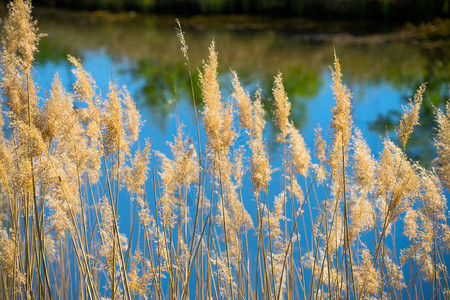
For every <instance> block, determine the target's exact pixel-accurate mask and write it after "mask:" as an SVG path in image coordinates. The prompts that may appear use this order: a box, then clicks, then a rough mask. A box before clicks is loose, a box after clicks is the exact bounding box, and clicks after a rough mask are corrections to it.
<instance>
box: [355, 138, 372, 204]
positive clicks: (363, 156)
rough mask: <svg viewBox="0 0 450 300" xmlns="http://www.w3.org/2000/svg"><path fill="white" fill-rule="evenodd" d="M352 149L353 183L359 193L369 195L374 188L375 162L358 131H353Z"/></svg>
mask: <svg viewBox="0 0 450 300" xmlns="http://www.w3.org/2000/svg"><path fill="white" fill-rule="evenodd" d="M353 148H354V154H353V161H354V162H353V166H352V170H353V181H354V182H355V184H356V186H357V189H358V191H359V192H361V193H362V194H363V195H366V194H367V193H369V194H370V193H371V192H372V190H373V188H374V181H375V168H376V161H375V159H374V158H373V156H372V154H371V153H370V148H369V146H367V143H366V141H365V140H364V138H363V136H362V133H361V130H359V129H356V130H355V136H354V137H353Z"/></svg>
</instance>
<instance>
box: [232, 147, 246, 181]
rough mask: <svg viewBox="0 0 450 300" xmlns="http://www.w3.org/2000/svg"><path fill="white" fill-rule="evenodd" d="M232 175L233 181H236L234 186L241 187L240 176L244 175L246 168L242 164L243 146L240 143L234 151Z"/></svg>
mask: <svg viewBox="0 0 450 300" xmlns="http://www.w3.org/2000/svg"><path fill="white" fill-rule="evenodd" d="M233 157H234V159H233V177H234V181H235V182H236V187H237V188H241V187H242V178H243V177H244V174H245V172H246V169H245V168H244V166H243V159H244V146H243V145H241V146H240V147H239V148H238V149H236V150H235V151H234V155H233Z"/></svg>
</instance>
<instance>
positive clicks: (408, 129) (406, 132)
mask: <svg viewBox="0 0 450 300" xmlns="http://www.w3.org/2000/svg"><path fill="white" fill-rule="evenodd" d="M425 87H426V84H425V83H423V84H422V85H421V86H420V87H419V89H418V90H417V92H416V94H415V95H414V103H413V102H412V101H411V99H410V102H409V105H408V106H403V105H402V108H403V115H402V118H401V119H400V124H399V126H398V128H397V138H398V140H399V141H400V142H401V143H402V146H403V149H405V147H406V143H407V142H408V138H409V136H410V135H411V133H412V132H413V130H414V126H416V125H419V110H420V106H421V105H422V100H423V92H424V91H425Z"/></svg>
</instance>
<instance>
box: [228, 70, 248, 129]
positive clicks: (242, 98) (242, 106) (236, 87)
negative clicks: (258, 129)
mask: <svg viewBox="0 0 450 300" xmlns="http://www.w3.org/2000/svg"><path fill="white" fill-rule="evenodd" d="M231 74H232V75H233V80H232V84H233V94H232V97H233V98H234V99H235V100H236V106H237V108H238V112H239V122H240V123H241V127H242V128H245V129H246V130H247V131H248V132H250V131H251V130H252V127H253V126H252V103H251V101H250V95H249V94H248V92H246V91H245V90H244V88H243V87H242V86H241V83H240V82H239V78H238V75H237V73H236V72H235V71H231Z"/></svg>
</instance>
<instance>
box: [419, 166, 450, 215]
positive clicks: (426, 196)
mask: <svg viewBox="0 0 450 300" xmlns="http://www.w3.org/2000/svg"><path fill="white" fill-rule="evenodd" d="M420 175H421V176H420V181H421V182H420V184H421V190H422V193H421V194H420V198H421V199H422V203H423V209H424V214H425V215H426V216H427V218H429V219H431V221H433V222H439V221H445V220H446V216H445V212H446V211H447V199H446V198H445V194H444V193H443V190H442V185H441V182H440V180H439V177H438V176H437V174H435V173H434V172H430V171H426V170H425V169H423V168H422V169H421V174H420Z"/></svg>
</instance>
